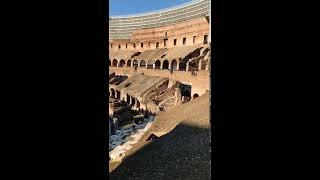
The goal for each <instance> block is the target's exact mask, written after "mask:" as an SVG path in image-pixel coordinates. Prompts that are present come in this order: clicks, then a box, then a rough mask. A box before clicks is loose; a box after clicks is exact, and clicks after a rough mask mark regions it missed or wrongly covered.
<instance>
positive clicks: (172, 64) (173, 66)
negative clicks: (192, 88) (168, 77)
mask: <svg viewBox="0 0 320 180" xmlns="http://www.w3.org/2000/svg"><path fill="white" fill-rule="evenodd" d="M171 69H173V70H176V69H177V61H176V60H175V59H174V60H172V61H171Z"/></svg>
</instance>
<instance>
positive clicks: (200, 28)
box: [109, 18, 210, 51]
mask: <svg viewBox="0 0 320 180" xmlns="http://www.w3.org/2000/svg"><path fill="white" fill-rule="evenodd" d="M209 26H210V24H209V22H208V21H207V19H206V18H200V19H194V20H190V21H187V22H183V23H179V24H174V25H169V26H162V27H157V28H149V29H140V30H136V31H134V32H133V34H132V36H131V39H127V40H109V51H118V50H119V49H118V46H119V45H120V46H121V48H120V50H138V51H144V50H150V49H156V43H157V42H158V43H159V48H174V47H182V46H192V45H195V44H203V42H204V36H205V35H208V34H209V28H210V27H209ZM194 36H196V37H195V41H193V38H194ZM183 38H186V43H185V44H183ZM164 39H167V41H166V46H164ZM174 39H176V45H174ZM141 43H143V47H141ZM111 44H112V48H111ZM134 44H135V46H136V47H134Z"/></svg>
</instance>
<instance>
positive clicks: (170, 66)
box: [168, 61, 172, 70]
mask: <svg viewBox="0 0 320 180" xmlns="http://www.w3.org/2000/svg"><path fill="white" fill-rule="evenodd" d="M171 62H172V61H170V62H169V68H168V69H169V70H171Z"/></svg>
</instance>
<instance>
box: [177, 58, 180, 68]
mask: <svg viewBox="0 0 320 180" xmlns="http://www.w3.org/2000/svg"><path fill="white" fill-rule="evenodd" d="M179 65H180V60H178V61H177V68H176V70H179V68H180V67H179Z"/></svg>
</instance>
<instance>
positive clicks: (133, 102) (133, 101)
mask: <svg viewBox="0 0 320 180" xmlns="http://www.w3.org/2000/svg"><path fill="white" fill-rule="evenodd" d="M131 99H132V102H131V105H132V106H134V105H135V104H136V99H134V97H131Z"/></svg>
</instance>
